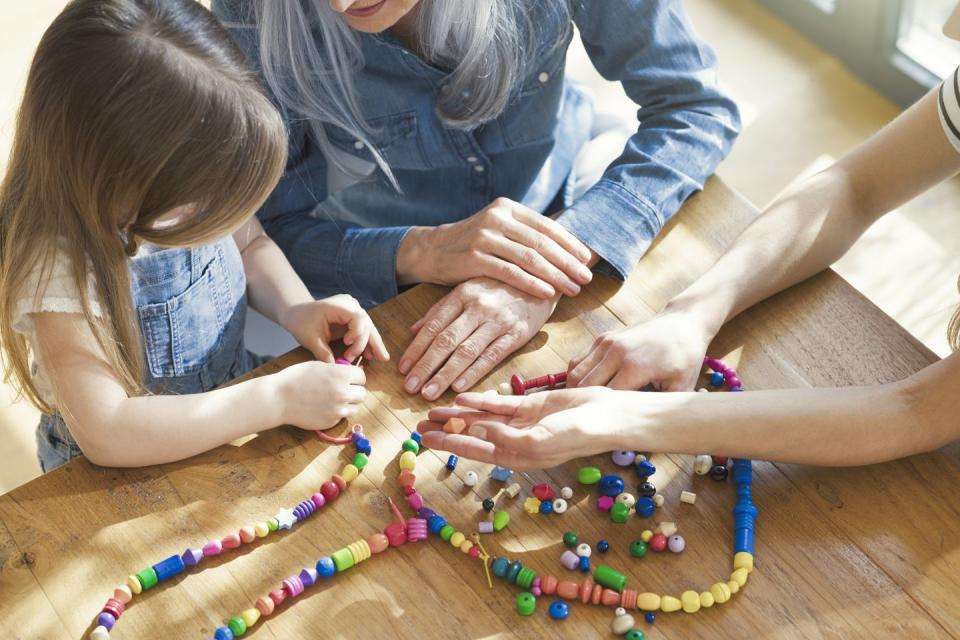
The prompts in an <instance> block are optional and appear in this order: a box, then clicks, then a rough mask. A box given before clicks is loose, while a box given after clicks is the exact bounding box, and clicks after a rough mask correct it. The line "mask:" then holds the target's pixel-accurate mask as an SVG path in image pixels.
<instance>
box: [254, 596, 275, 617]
mask: <svg viewBox="0 0 960 640" xmlns="http://www.w3.org/2000/svg"><path fill="white" fill-rule="evenodd" d="M276 606H277V605H276V603H275V602H274V601H273V600H271V599H270V597H269V596H268V597H266V598H260V599H259V600H257V611H259V612H260V615H262V616H264V617H266V616H268V615H270V614H271V613H273V609H274V608H275V607H276Z"/></svg>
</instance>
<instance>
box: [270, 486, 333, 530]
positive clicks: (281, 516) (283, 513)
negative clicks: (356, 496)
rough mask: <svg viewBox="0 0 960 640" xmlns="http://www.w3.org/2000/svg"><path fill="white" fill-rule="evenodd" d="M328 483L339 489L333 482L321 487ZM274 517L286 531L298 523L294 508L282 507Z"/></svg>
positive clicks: (278, 524)
mask: <svg viewBox="0 0 960 640" xmlns="http://www.w3.org/2000/svg"><path fill="white" fill-rule="evenodd" d="M328 484H329V485H332V486H333V488H334V490H337V485H335V484H333V483H332V482H325V483H324V484H323V485H322V486H321V487H320V489H321V490H323V488H324V487H326V486H327V485H328ZM324 495H326V492H324ZM327 499H328V500H331V499H332V498H330V496H327ZM273 519H274V520H276V521H277V528H278V529H284V530H286V531H289V530H290V529H292V528H293V525H295V524H296V523H297V516H295V515H294V514H293V509H280V511H278V512H277V514H276V515H275V516H273ZM268 523H269V521H268Z"/></svg>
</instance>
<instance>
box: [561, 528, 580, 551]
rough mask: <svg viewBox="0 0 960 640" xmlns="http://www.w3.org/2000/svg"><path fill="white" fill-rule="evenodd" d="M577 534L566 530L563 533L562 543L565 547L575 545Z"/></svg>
mask: <svg viewBox="0 0 960 640" xmlns="http://www.w3.org/2000/svg"><path fill="white" fill-rule="evenodd" d="M577 540H578V539H577V534H576V533H574V532H573V531H567V532H566V533H564V534H563V544H564V546H566V547H575V546H577Z"/></svg>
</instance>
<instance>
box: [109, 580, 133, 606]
mask: <svg viewBox="0 0 960 640" xmlns="http://www.w3.org/2000/svg"><path fill="white" fill-rule="evenodd" d="M132 598H133V592H132V591H130V587H128V586H127V585H125V584H122V585H120V586H119V587H117V588H116V589H114V590H113V599H114V600H117V601H118V602H122V603H123V604H127V603H128V602H130V600H131V599H132Z"/></svg>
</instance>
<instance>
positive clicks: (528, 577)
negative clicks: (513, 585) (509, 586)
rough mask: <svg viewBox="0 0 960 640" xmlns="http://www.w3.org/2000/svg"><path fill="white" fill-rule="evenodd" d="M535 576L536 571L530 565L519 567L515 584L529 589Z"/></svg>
mask: <svg viewBox="0 0 960 640" xmlns="http://www.w3.org/2000/svg"><path fill="white" fill-rule="evenodd" d="M536 578H537V572H536V571H534V570H533V569H531V568H530V567H524V568H523V569H520V573H518V574H517V586H518V587H520V588H521V589H529V588H530V587H532V586H533V581H534V580H535V579H536Z"/></svg>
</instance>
